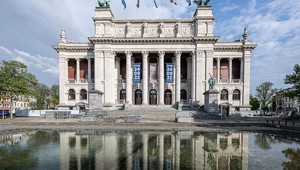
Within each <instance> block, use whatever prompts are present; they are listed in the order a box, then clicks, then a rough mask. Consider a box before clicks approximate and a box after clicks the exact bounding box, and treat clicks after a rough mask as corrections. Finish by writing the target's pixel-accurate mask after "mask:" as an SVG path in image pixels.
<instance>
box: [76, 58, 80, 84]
mask: <svg viewBox="0 0 300 170" xmlns="http://www.w3.org/2000/svg"><path fill="white" fill-rule="evenodd" d="M79 80H80V59H79V58H76V82H77V83H79V82H80V81H79Z"/></svg>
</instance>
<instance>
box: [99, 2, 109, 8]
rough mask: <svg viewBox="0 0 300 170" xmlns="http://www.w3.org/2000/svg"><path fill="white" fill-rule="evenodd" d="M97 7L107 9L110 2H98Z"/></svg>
mask: <svg viewBox="0 0 300 170" xmlns="http://www.w3.org/2000/svg"><path fill="white" fill-rule="evenodd" d="M98 4H99V7H101V8H109V7H110V0H98Z"/></svg>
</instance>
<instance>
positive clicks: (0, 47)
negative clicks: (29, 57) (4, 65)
mask: <svg viewBox="0 0 300 170" xmlns="http://www.w3.org/2000/svg"><path fill="white" fill-rule="evenodd" d="M0 50H2V51H3V52H4V53H5V54H7V55H9V56H12V55H13V54H12V52H11V51H10V50H9V49H7V48H5V47H2V46H0Z"/></svg>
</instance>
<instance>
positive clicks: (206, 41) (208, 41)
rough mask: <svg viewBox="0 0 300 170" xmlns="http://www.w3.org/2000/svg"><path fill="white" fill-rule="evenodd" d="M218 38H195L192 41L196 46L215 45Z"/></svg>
mask: <svg viewBox="0 0 300 170" xmlns="http://www.w3.org/2000/svg"><path fill="white" fill-rule="evenodd" d="M219 38H220V37H218V36H197V37H194V40H195V42H196V43H197V44H199V43H201V44H215V43H217V42H218V40H219Z"/></svg>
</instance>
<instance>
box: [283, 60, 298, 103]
mask: <svg viewBox="0 0 300 170" xmlns="http://www.w3.org/2000/svg"><path fill="white" fill-rule="evenodd" d="M284 84H291V85H293V87H292V88H291V89H290V90H288V92H286V93H285V94H286V95H287V96H288V97H291V98H293V97H298V98H300V65H299V64H296V65H295V66H294V73H293V74H290V75H286V76H285V79H284Z"/></svg>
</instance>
